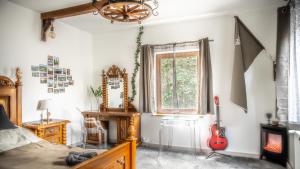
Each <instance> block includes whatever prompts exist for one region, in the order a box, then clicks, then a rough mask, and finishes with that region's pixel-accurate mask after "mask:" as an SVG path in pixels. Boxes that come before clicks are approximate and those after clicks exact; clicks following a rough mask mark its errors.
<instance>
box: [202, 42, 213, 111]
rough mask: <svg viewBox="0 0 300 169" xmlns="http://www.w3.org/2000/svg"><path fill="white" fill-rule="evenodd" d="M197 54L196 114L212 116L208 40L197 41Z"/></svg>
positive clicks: (211, 81) (211, 86)
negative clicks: (197, 91)
mask: <svg viewBox="0 0 300 169" xmlns="http://www.w3.org/2000/svg"><path fill="white" fill-rule="evenodd" d="M199 52H200V55H199V56H200V57H199V59H198V65H199V70H198V71H199V78H198V80H199V83H198V85H199V87H198V89H199V94H198V113H199V114H202V115H203V114H207V113H210V114H213V113H214V100H213V85H212V84H213V80H212V68H211V59H210V49H209V40H208V38H204V39H202V40H200V41H199Z"/></svg>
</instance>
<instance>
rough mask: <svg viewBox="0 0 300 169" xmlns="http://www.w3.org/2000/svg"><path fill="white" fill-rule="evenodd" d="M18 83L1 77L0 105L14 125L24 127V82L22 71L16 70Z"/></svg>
mask: <svg viewBox="0 0 300 169" xmlns="http://www.w3.org/2000/svg"><path fill="white" fill-rule="evenodd" d="M16 79H17V80H16V82H14V81H13V80H11V79H10V78H8V77H6V76H0V104H2V105H3V106H4V109H5V111H6V113H7V115H8V117H9V119H10V121H12V122H13V123H15V124H16V125H18V126H21V125H22V82H21V71H20V69H19V68H17V70H16Z"/></svg>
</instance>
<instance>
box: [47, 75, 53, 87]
mask: <svg viewBox="0 0 300 169" xmlns="http://www.w3.org/2000/svg"><path fill="white" fill-rule="evenodd" d="M53 86H54V81H53V77H48V87H53Z"/></svg>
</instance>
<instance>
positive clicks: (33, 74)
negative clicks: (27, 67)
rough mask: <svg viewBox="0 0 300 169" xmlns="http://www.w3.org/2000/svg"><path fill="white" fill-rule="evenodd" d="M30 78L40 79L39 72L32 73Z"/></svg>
mask: <svg viewBox="0 0 300 169" xmlns="http://www.w3.org/2000/svg"><path fill="white" fill-rule="evenodd" d="M32 77H40V72H32Z"/></svg>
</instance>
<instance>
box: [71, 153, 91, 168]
mask: <svg viewBox="0 0 300 169" xmlns="http://www.w3.org/2000/svg"><path fill="white" fill-rule="evenodd" d="M96 155H97V153H95V152H87V153H79V152H70V153H69V155H68V156H67V158H66V163H67V165H69V166H74V165H76V164H79V163H82V162H84V161H86V160H88V159H91V158H93V157H95V156H96Z"/></svg>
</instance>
